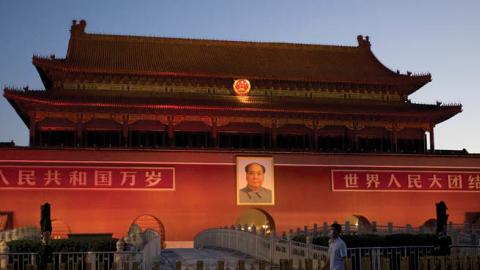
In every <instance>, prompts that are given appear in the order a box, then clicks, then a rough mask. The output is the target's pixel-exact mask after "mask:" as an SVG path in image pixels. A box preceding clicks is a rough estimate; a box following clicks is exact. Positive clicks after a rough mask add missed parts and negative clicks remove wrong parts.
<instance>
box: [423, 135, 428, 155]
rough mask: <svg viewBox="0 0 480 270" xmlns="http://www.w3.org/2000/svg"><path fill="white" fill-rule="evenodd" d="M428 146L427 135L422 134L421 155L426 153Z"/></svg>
mask: <svg viewBox="0 0 480 270" xmlns="http://www.w3.org/2000/svg"><path fill="white" fill-rule="evenodd" d="M427 151H428V146H427V134H425V132H424V133H423V153H427Z"/></svg>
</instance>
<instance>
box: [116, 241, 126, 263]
mask: <svg viewBox="0 0 480 270" xmlns="http://www.w3.org/2000/svg"><path fill="white" fill-rule="evenodd" d="M116 247H117V251H116V252H115V257H114V263H115V269H116V270H123V261H124V254H123V251H124V249H125V242H124V241H123V239H122V238H120V240H118V241H117V243H116Z"/></svg>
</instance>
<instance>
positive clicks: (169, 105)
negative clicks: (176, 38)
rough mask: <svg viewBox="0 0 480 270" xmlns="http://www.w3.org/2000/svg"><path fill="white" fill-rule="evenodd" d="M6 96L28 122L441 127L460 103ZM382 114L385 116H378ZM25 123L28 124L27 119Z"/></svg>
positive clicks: (12, 93)
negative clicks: (242, 119) (89, 118)
mask: <svg viewBox="0 0 480 270" xmlns="http://www.w3.org/2000/svg"><path fill="white" fill-rule="evenodd" d="M4 96H5V97H6V98H7V99H8V100H9V102H10V103H11V104H12V105H13V106H14V107H15V108H16V110H17V112H19V115H21V117H22V119H24V118H25V119H26V118H28V115H26V111H27V109H24V108H23V107H24V106H27V105H28V106H27V107H30V106H41V107H46V108H49V109H58V110H60V111H61V110H78V111H82V110H89V111H91V110H98V111H105V110H107V111H111V112H118V113H121V112H128V113H141V112H150V113H152V112H162V111H163V112H172V111H176V112H184V113H190V114H202V113H203V114H206V115H222V114H232V115H234V114H236V115H242V114H249V115H261V116H263V117H266V116H273V117H275V116H283V117H285V116H286V117H288V116H289V115H302V116H303V117H306V118H312V119H314V118H322V117H336V118H358V117H360V118H366V117H371V118H382V117H383V118H387V119H388V118H390V119H395V118H411V119H417V120H418V119H422V120H424V121H427V120H428V121H429V122H432V123H433V124H438V123H440V122H442V121H445V120H447V119H448V118H450V117H452V116H454V115H455V114H457V113H459V112H461V110H462V106H461V105H459V104H447V105H443V104H436V105H428V104H411V103H397V104H395V103H393V104H392V103H385V102H383V103H382V102H358V101H354V100H353V101H352V100H350V101H349V100H344V101H338V100H333V99H332V100H320V101H315V102H310V103H305V100H304V99H292V98H289V99H285V98H266V97H249V96H246V97H233V96H232V97H221V98H215V99H212V98H209V97H205V96H201V95H187V96H186V95H181V96H179V95H149V94H146V93H144V94H143V95H138V94H135V95H130V96H115V95H103V96H102V95H93V93H92V95H86V94H85V93H70V94H65V93H62V94H60V93H52V92H48V91H31V90H28V91H25V90H23V91H22V90H11V89H5V92H4ZM380 112H381V113H380ZM24 121H25V120H24Z"/></svg>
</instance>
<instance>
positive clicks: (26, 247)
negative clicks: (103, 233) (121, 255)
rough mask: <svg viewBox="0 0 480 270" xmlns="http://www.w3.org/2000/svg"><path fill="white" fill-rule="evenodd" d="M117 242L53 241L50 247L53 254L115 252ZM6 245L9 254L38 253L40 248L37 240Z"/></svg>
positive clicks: (13, 242)
mask: <svg viewBox="0 0 480 270" xmlns="http://www.w3.org/2000/svg"><path fill="white" fill-rule="evenodd" d="M117 240H118V239H105V240H71V239H55V240H52V241H51V243H50V246H51V247H52V249H53V252H87V251H115V250H116V242H117ZM7 245H8V247H9V248H10V252H38V251H39V250H40V247H41V243H40V241H38V240H37V241H35V240H15V241H9V242H7Z"/></svg>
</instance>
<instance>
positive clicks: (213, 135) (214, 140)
mask: <svg viewBox="0 0 480 270" xmlns="http://www.w3.org/2000/svg"><path fill="white" fill-rule="evenodd" d="M210 143H211V146H213V147H218V133H217V118H215V117H212V128H211V130H210Z"/></svg>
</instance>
